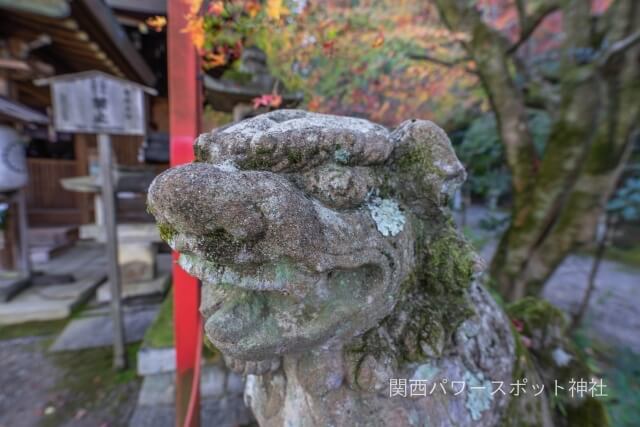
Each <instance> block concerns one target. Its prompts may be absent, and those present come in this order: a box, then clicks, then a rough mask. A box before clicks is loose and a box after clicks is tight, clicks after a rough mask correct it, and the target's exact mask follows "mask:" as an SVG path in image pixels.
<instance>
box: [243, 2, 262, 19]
mask: <svg viewBox="0 0 640 427" xmlns="http://www.w3.org/2000/svg"><path fill="white" fill-rule="evenodd" d="M244 10H245V11H246V12H247V13H248V14H249V16H250V17H252V18H255V17H256V15H257V14H258V12H260V3H258V2H257V1H249V2H247V3H246V4H245V5H244Z"/></svg>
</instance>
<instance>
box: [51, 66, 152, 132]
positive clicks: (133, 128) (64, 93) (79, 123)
mask: <svg viewBox="0 0 640 427" xmlns="http://www.w3.org/2000/svg"><path fill="white" fill-rule="evenodd" d="M50 80H51V96H52V100H53V112H54V114H53V117H54V125H55V128H56V130H58V131H60V132H80V133H107V134H111V135H144V134H145V129H146V122H145V102H144V94H145V89H146V88H144V87H143V86H140V85H137V84H135V83H131V82H127V81H126V80H122V79H119V78H116V77H112V76H109V75H107V74H103V73H99V72H92V73H90V74H87V73H77V74H72V75H68V76H64V78H62V77H60V78H53V79H50Z"/></svg>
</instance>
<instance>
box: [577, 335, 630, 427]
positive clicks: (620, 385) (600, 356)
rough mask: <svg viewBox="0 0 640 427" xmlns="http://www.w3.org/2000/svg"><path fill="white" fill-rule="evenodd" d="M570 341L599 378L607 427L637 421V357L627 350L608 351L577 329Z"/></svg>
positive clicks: (621, 426) (625, 426)
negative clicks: (603, 387) (602, 390)
mask: <svg viewBox="0 0 640 427" xmlns="http://www.w3.org/2000/svg"><path fill="white" fill-rule="evenodd" d="M573 342H574V343H575V345H576V346H577V347H578V349H579V350H580V355H581V357H582V358H583V359H584V360H585V362H586V363H587V365H588V366H589V368H590V369H591V370H592V372H595V373H596V374H597V375H601V376H602V377H603V379H604V384H606V386H607V388H606V389H605V390H604V391H605V393H606V394H607V395H608V396H607V397H603V398H600V399H605V400H604V404H605V406H606V408H607V412H608V414H609V417H610V418H611V425H612V426H615V427H632V426H637V425H638V420H639V419H640V367H639V366H638V354H636V353H634V352H633V351H631V350H630V349H628V348H611V347H609V346H606V345H604V344H603V343H601V342H599V341H596V340H594V339H592V338H590V337H589V336H588V335H587V334H586V333H585V331H584V330H578V331H577V332H576V334H575V336H574V337H573Z"/></svg>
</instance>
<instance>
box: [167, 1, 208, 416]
mask: <svg viewBox="0 0 640 427" xmlns="http://www.w3.org/2000/svg"><path fill="white" fill-rule="evenodd" d="M167 7H168V11H167V12H168V32H167V44H168V64H167V69H168V73H169V76H168V78H169V131H170V135H171V165H172V166H175V165H179V164H182V163H188V162H190V161H192V160H193V141H194V140H195V138H196V137H197V136H198V134H199V132H200V117H201V105H202V104H201V84H200V78H199V73H200V64H199V58H198V55H197V52H196V49H195V47H194V45H193V43H192V42H191V39H190V36H189V35H188V34H187V33H185V32H184V31H183V29H184V28H185V27H186V19H185V16H186V15H187V13H188V12H189V2H188V1H186V0H169V1H168V2H167ZM173 258H174V261H176V260H177V253H175V252H174V254H173ZM173 298H174V301H173V310H174V311H173V319H174V322H173V323H174V332H175V346H176V425H177V426H178V427H183V426H184V425H185V420H186V417H187V412H188V411H189V406H190V405H189V401H190V399H195V402H191V407H192V410H193V416H192V417H191V419H190V422H189V424H188V427H196V426H198V425H199V424H200V393H199V382H200V378H198V377H197V375H196V372H197V370H196V363H197V361H196V358H197V357H198V356H197V354H198V351H199V350H201V348H200V349H199V348H198V346H199V342H200V341H199V334H200V333H201V331H200V328H201V321H200V313H199V312H198V306H199V304H200V286H199V283H198V281H197V280H196V279H195V278H193V277H191V276H189V275H188V274H187V273H186V272H185V271H184V270H182V269H181V268H180V267H179V266H178V265H177V264H176V263H175V262H174V266H173ZM194 387H195V388H194ZM192 389H194V390H196V392H195V394H193V395H191V391H192ZM194 403H195V406H194Z"/></svg>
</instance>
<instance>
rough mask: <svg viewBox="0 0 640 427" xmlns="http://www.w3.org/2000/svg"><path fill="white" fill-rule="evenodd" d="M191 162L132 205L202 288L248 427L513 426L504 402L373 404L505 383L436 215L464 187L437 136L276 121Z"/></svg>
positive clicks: (425, 127)
mask: <svg viewBox="0 0 640 427" xmlns="http://www.w3.org/2000/svg"><path fill="white" fill-rule="evenodd" d="M194 150H195V154H196V162H195V163H193V164H190V165H184V166H180V167H177V168H173V169H170V170H168V171H166V172H164V173H163V174H161V175H159V176H158V177H157V178H156V180H155V181H154V182H153V184H152V185H151V187H150V189H149V197H148V202H149V203H148V206H149V210H150V212H151V213H152V214H153V215H154V216H155V218H156V220H157V222H158V226H159V228H160V231H161V235H162V237H163V239H165V240H166V241H167V242H168V243H169V244H170V245H171V246H172V247H173V248H174V249H175V250H177V251H179V252H181V257H180V265H181V266H182V267H183V268H185V269H186V270H187V271H188V272H189V273H191V274H193V275H195V276H197V277H199V278H200V279H201V281H202V283H203V287H202V304H201V308H200V311H201V313H202V315H203V317H204V318H205V331H206V333H207V336H208V338H209V339H210V340H211V342H212V343H213V344H214V345H215V346H216V347H217V348H218V349H219V350H220V351H221V352H222V353H223V354H224V356H225V360H226V361H227V363H228V365H229V366H230V367H231V368H232V369H233V370H235V371H237V372H241V373H243V374H245V375H246V376H247V385H246V389H245V396H246V400H247V402H248V404H249V405H250V406H251V407H252V409H253V411H254V414H255V415H256V418H257V420H258V422H259V423H260V424H261V425H269V426H284V425H291V423H294V424H295V425H304V426H321V425H367V426H368V425H390V424H393V425H402V426H404V425H407V426H408V425H416V423H417V422H418V421H417V420H421V419H422V420H426V419H429V420H431V421H432V424H433V425H452V424H453V425H479V426H494V425H498V424H499V421H500V420H501V418H502V415H503V414H504V413H505V411H511V410H512V409H511V407H512V406H513V405H510V401H509V398H508V396H500V395H495V396H494V395H487V396H485V395H482V394H477V393H476V394H469V395H467V396H465V397H464V398H463V399H462V400H456V399H453V397H451V396H446V397H443V398H441V399H428V398H425V399H418V398H407V399H397V398H391V397H390V396H389V393H388V388H389V382H390V381H391V379H393V378H405V379H420V380H424V381H433V380H435V379H437V378H450V379H454V378H459V379H462V380H468V382H469V383H471V384H476V385H483V384H488V383H490V381H492V380H495V381H503V382H508V381H511V379H512V376H513V375H514V373H516V372H520V371H518V369H517V367H516V365H515V364H514V361H515V359H516V358H515V351H516V346H515V342H514V339H513V336H512V333H511V330H510V327H509V322H508V320H507V319H506V318H505V316H504V314H503V312H502V310H501V309H500V308H499V307H498V306H497V304H496V303H495V301H493V299H492V298H491V297H490V296H489V294H488V293H487V292H486V291H485V290H484V288H483V287H482V286H481V285H480V284H479V280H478V278H479V276H480V275H481V273H482V263H481V261H480V260H479V258H478V257H477V256H476V254H475V253H474V251H473V250H472V248H471V247H470V245H469V244H468V243H467V242H466V241H465V239H464V238H463V237H462V236H461V235H460V234H459V233H458V231H457V230H456V228H455V224H454V223H453V220H452V219H451V215H450V213H449V210H448V207H447V205H448V202H449V200H450V198H451V196H452V195H453V193H454V192H455V191H456V189H457V188H458V187H459V186H460V185H461V184H462V182H463V181H464V179H465V177H466V176H465V171H464V168H463V166H462V165H461V163H460V162H459V161H458V159H457V157H456V155H455V152H454V150H453V148H452V146H451V143H450V141H449V139H448V138H447V136H446V134H445V132H444V131H443V130H442V129H440V128H439V127H438V126H436V125H435V124H433V123H431V122H429V121H423V120H408V121H405V122H403V123H402V124H400V125H399V126H398V127H397V128H395V129H393V130H389V129H387V128H385V127H383V126H380V125H378V124H375V123H371V122H369V121H366V120H363V119H357V118H349V117H338V116H331V115H324V114H315V113H309V112H305V111H298V110H280V111H275V112H271V113H268V114H264V115H261V116H257V117H254V118H252V119H249V120H245V121H242V122H239V123H234V124H232V125H229V126H226V127H223V128H220V129H216V130H214V131H212V132H210V133H206V134H203V135H201V136H200V137H199V138H198V140H197V141H196V144H195V146H194ZM528 404H533V405H542V404H543V403H531V402H530V401H529V403H528ZM461 405H462V406H461Z"/></svg>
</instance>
